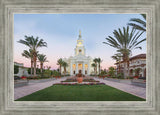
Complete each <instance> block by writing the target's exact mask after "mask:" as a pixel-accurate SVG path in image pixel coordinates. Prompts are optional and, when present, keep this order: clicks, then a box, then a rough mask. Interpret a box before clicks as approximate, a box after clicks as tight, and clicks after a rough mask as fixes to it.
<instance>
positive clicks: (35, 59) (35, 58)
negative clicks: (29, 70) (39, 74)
mask: <svg viewBox="0 0 160 115" xmlns="http://www.w3.org/2000/svg"><path fill="white" fill-rule="evenodd" d="M36 61H37V57H34V76H36V65H37V63H36Z"/></svg>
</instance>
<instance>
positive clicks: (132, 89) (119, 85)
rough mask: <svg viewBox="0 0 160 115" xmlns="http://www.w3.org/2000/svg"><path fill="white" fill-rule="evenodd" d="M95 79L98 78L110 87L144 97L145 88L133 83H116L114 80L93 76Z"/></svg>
mask: <svg viewBox="0 0 160 115" xmlns="http://www.w3.org/2000/svg"><path fill="white" fill-rule="evenodd" d="M94 79H95V80H98V81H100V82H103V83H105V84H106V85H109V86H111V87H114V88H117V89H119V90H122V91H124V92H127V93H130V94H133V95H136V96H138V97H141V98H144V99H146V88H143V87H138V86H134V85H129V84H125V83H118V82H114V81H108V80H103V79H101V78H96V77H94Z"/></svg>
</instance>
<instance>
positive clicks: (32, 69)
mask: <svg viewBox="0 0 160 115" xmlns="http://www.w3.org/2000/svg"><path fill="white" fill-rule="evenodd" d="M32 70H33V61H32V60H31V76H32V74H33V71H32Z"/></svg>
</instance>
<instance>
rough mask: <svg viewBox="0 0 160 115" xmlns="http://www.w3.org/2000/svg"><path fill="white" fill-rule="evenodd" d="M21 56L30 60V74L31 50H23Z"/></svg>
mask: <svg viewBox="0 0 160 115" xmlns="http://www.w3.org/2000/svg"><path fill="white" fill-rule="evenodd" d="M22 56H24V57H25V58H28V59H30V60H31V76H32V69H33V54H32V50H31V49H29V51H27V50H24V51H23V53H22Z"/></svg>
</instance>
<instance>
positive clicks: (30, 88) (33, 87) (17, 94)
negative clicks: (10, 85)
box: [14, 77, 66, 100]
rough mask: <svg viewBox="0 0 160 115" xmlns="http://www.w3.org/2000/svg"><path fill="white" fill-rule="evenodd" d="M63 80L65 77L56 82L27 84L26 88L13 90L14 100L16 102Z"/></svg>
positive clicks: (53, 80) (52, 80)
mask: <svg viewBox="0 0 160 115" xmlns="http://www.w3.org/2000/svg"><path fill="white" fill-rule="evenodd" d="M65 79H66V77H63V78H60V79H57V80H55V79H51V81H45V82H37V83H29V84H28V85H27V86H23V87H17V88H14V99H15V100H16V99H19V98H21V97H24V96H26V95H29V94H32V93H34V92H36V91H39V90H41V89H44V88H47V87H49V86H51V85H53V84H54V83H59V82H60V81H62V80H65Z"/></svg>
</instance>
